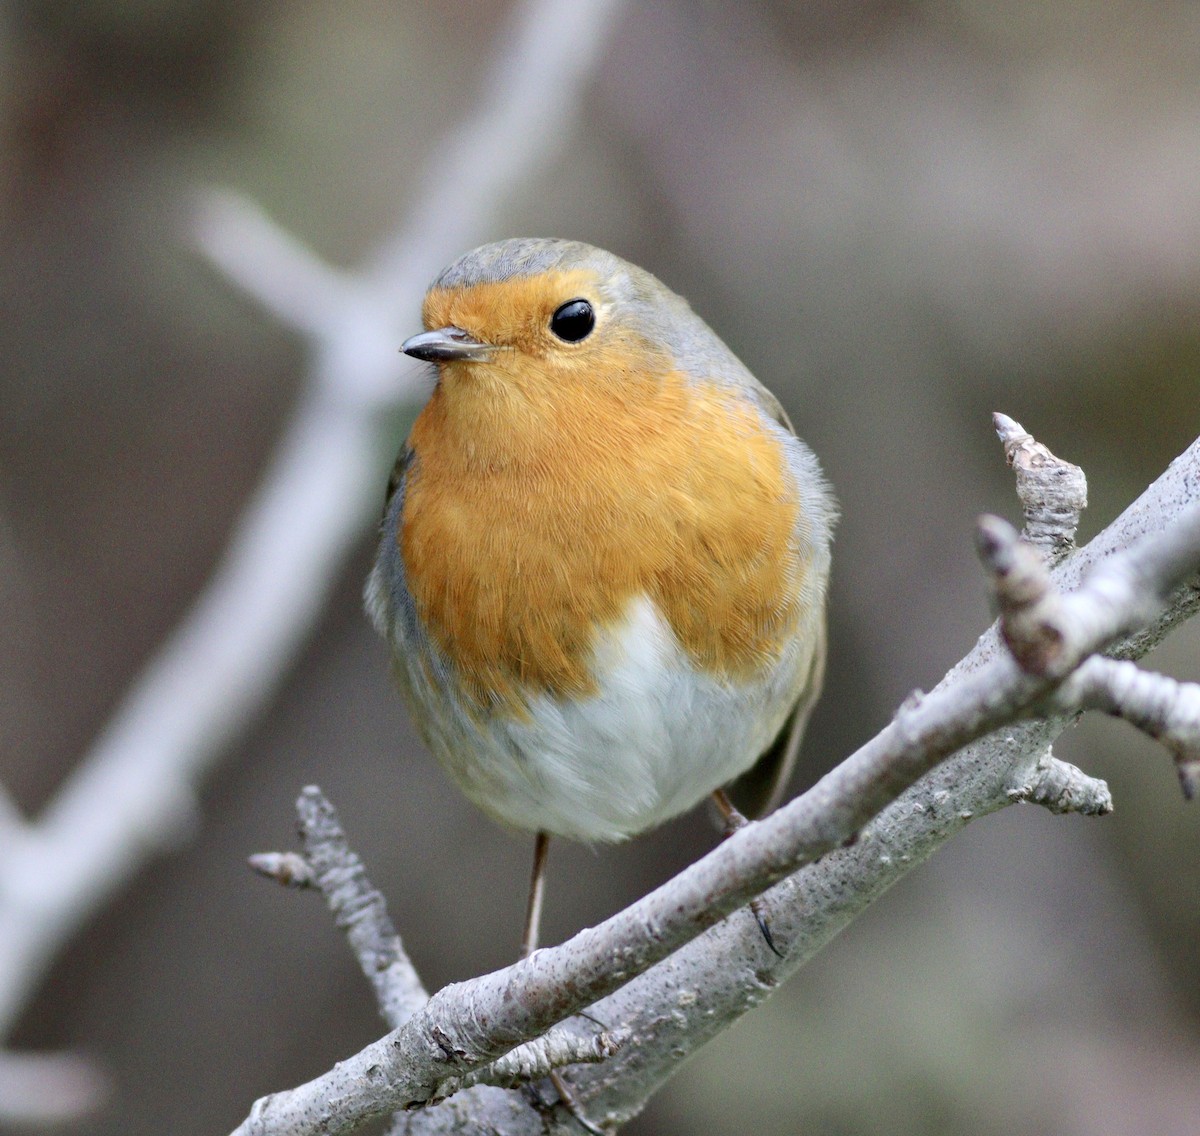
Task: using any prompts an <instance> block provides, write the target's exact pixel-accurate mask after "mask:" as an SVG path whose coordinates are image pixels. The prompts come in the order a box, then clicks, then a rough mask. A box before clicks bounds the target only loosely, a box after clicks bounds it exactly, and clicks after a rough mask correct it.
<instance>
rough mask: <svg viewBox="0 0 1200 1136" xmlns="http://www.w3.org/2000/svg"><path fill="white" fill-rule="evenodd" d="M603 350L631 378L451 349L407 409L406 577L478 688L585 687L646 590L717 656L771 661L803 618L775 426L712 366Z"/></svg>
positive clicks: (720, 663) (696, 652) (710, 657)
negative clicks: (595, 656)
mask: <svg viewBox="0 0 1200 1136" xmlns="http://www.w3.org/2000/svg"><path fill="white" fill-rule="evenodd" d="M614 350H615V351H617V352H618V353H621V352H624V353H625V354H626V356H627V354H628V345H625V346H624V347H622V345H620V344H617V345H615V347H614ZM609 362H610V364H611V366H612V368H615V370H614V371H613V372H612V373H613V374H616V375H617V376H618V377H619V379H620V381H618V382H611V383H610V382H599V383H598V382H595V381H588V378H587V376H586V375H581V376H579V379H580V381H579V382H574V381H568V380H565V379H564V376H563V375H561V374H554V375H546V374H541V375H539V374H537V373H535V372H536V370H537V368H536V361H533V362H531V361H529V360H526V359H522V358H517V359H515V360H510V361H509V362H501V363H498V364H469V365H460V364H454V365H451V366H449V367H446V368H444V369H443V375H442V380H441V382H440V383H439V385H438V387H437V389H436V391H435V392H434V395H433V397H432V399H431V400H430V402H429V404H428V405H427V406H426V408H425V409H424V411H423V412H422V413H421V415H420V416H419V418H418V419H417V422H416V423H415V425H414V428H413V432H412V436H411V439H410V444H411V446H412V447H413V450H414V452H415V456H416V460H415V462H414V463H413V464H412V466H410V475H409V481H408V484H407V487H406V498H405V512H404V520H403V525H402V527H401V532H400V536H399V539H400V541H401V549H402V553H403V557H404V561H405V566H406V573H407V579H408V585H409V588H410V590H411V592H412V595H413V599H414V601H415V603H416V608H417V611H418V613H419V614H420V616H421V617H422V619H423V620H424V622H425V624H426V626H427V628H428V631H429V633H430V634H431V636H432V637H433V639H434V641H435V642H436V643H437V644H438V645H439V646H440V647H441V648H442V650H443V651H444V652H445V653H446V654H447V655H448V656H449V657H450V658H451V659H452V660H453V661H454V662H455V664H456V666H457V671H458V675H459V678H460V680H461V681H462V683H463V686H464V687H465V689H466V691H467V692H468V693H469V695H471V696H472V697H473V698H474V699H475V700H476V701H477V702H478V703H479V704H481V705H483V706H487V705H492V706H496V705H497V704H499V705H501V706H507V707H509V708H511V709H512V710H513V711H515V712H518V713H519V712H520V710H521V707H522V706H524V705H525V703H526V699H527V698H528V697H529V695H530V694H533V693H539V692H544V693H549V694H555V695H586V694H589V693H592V692H594V691H595V689H596V684H595V681H594V679H593V677H592V675H591V674H590V673H589V669H588V664H589V658H590V653H591V648H592V643H593V638H594V635H595V632H596V629H597V627H598V626H603V625H606V624H609V625H611V624H614V623H616V622H618V621H620V620H621V619H622V617H623V616H624V614H625V612H626V610H627V608H628V604H629V601H630V600H631V599H632V598H634V597H635V596H638V595H647V596H649V597H650V598H651V599H652V600H653V601H654V603H655V605H656V606H657V607H658V609H659V611H660V612H662V613H663V615H664V616H665V617H666V619H667V620H668V621H669V623H670V625H671V627H672V628H673V629H674V631H675V634H676V635H677V637H678V639H679V641H680V643H681V644H682V646H683V648H684V650H685V651H686V652H687V654H688V656H689V657H690V658H691V660H692V662H693V663H694V664H695V665H696V666H697V667H698V668H701V669H703V670H705V671H708V672H711V673H714V674H717V675H723V676H730V677H734V676H739V675H749V674H753V673H757V672H759V671H761V670H762V669H763V668H765V667H769V666H770V665H771V664H772V663H773V662H775V660H776V659H777V658H778V657H779V653H780V650H781V648H782V645H783V644H784V642H785V641H786V640H787V638H788V636H789V635H791V634H793V633H794V632H795V628H796V624H797V618H798V612H797V606H798V601H797V598H796V597H797V594H798V590H799V588H800V585H801V582H802V578H803V569H804V566H803V565H802V564H801V563H799V561H798V557H799V553H798V551H797V549H796V541H795V526H796V522H797V513H798V509H799V504H798V501H797V497H796V493H795V491H794V489H793V487H792V485H791V481H790V476H789V474H788V472H787V467H786V464H785V461H784V457H783V453H782V451H781V447H780V445H779V443H778V441H777V440H776V439H775V438H774V437H772V436H771V435H770V434H768V433H767V432H765V431H764V429H763V428H762V425H761V423H760V421H759V419H758V415H757V413H756V412H755V410H754V408H752V407H750V406H748V405H745V404H744V403H743V402H741V401H740V400H738V399H736V398H734V397H732V396H731V395H730V394H728V393H727V392H725V391H722V390H721V389H720V388H719V387H717V386H715V385H703V386H699V385H697V384H696V383H694V382H692V381H690V380H689V379H687V378H686V377H685V376H683V375H682V374H679V373H677V372H666V373H658V374H646V373H643V372H638V371H636V370H635V369H634V368H632V367H631V366H630V365H629V363H630V359H629V358H628V357H625V358H623V359H616V358H614V359H612V360H610V361H609ZM551 380H553V381H551Z"/></svg>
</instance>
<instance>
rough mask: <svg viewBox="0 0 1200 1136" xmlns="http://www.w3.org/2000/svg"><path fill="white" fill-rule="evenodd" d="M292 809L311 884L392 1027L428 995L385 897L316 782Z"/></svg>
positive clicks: (397, 1024) (304, 792)
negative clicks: (297, 824) (390, 914)
mask: <svg viewBox="0 0 1200 1136" xmlns="http://www.w3.org/2000/svg"><path fill="white" fill-rule="evenodd" d="M296 812H297V815H298V817H299V827H300V836H301V839H302V840H303V842H304V855H305V860H306V862H307V863H308V865H309V867H310V868H311V869H312V874H313V883H314V884H315V886H316V887H318V888H320V890H321V894H322V895H324V896H325V902H326V903H328V904H329V910H330V911H332V912H333V917H334V922H335V923H336V924H337V925H338V926H339V927H340V928H341V929H342V930H343V931H344V932H345V933H346V938H347V939H348V940H349V941H350V946H351V949H352V950H353V951H354V956H355V958H357V959H358V963H359V966H361V967H362V971H363V974H365V975H366V976H367V980H368V981H369V982H370V983H371V985H372V986H373V987H374V988H375V999H376V1002H377V1003H378V1005H379V1012H380V1013H381V1014H382V1015H383V1019H384V1021H386V1022H387V1023H388V1025H389V1026H391V1028H392V1029H395V1028H396V1027H397V1026H400V1025H403V1024H404V1023H405V1022H406V1021H408V1019H409V1018H411V1017H412V1016H413V1014H415V1013H416V1012H417V1010H419V1009H420V1008H421V1007H422V1006H423V1005H425V1003H426V1002H427V1001H428V1000H429V995H428V993H426V990H425V987H424V986H423V985H422V984H421V979H420V977H419V976H418V974H417V971H416V968H415V967H414V966H413V964H412V962H411V960H410V959H409V957H408V953H407V952H406V951H405V949H404V944H403V943H402V942H401V941H400V936H399V935H398V934H397V933H396V928H395V926H394V925H393V924H392V920H391V918H390V917H389V916H388V913H387V901H386V900H385V899H384V898H383V894H382V893H381V892H380V891H379V889H378V888H376V887H375V885H374V884H372V883H371V881H370V880H369V879H368V878H367V873H366V871H365V869H364V868H363V864H362V860H360V859H359V857H358V854H357V853H356V852H354V851H353V850H352V849H351V848H350V845H349V843H348V842H347V840H346V834H345V832H344V831H343V829H342V824H341V821H340V820H339V819H338V815H337V812H336V811H335V810H334V807H333V806H332V805H331V804H330V803H329V801H328V800H326V799H325V796H324V794H323V793H322V792H321V790H320V789H318V788H317V787H316V786H315V785H309V786H308V787H307V788H306V789H304V790H303V791H302V792H301V794H300V799H299V800H298V801H297V802H296Z"/></svg>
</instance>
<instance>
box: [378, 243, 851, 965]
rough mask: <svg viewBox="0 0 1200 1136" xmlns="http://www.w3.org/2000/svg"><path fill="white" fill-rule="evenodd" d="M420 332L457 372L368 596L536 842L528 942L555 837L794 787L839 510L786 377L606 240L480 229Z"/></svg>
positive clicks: (446, 722) (738, 816) (453, 768)
mask: <svg viewBox="0 0 1200 1136" xmlns="http://www.w3.org/2000/svg"><path fill="white" fill-rule="evenodd" d="M763 317H764V324H770V323H772V322H774V320H775V319H777V317H778V313H774V314H773V315H769V314H768V313H765V312H764V313H763ZM422 323H423V326H424V330H423V331H421V332H420V333H418V334H415V335H413V336H412V337H411V338H409V339H407V340H406V341H405V342H404V343H403V345H402V347H401V350H402V351H403V352H404V353H405V354H406V355H409V356H411V357H413V358H415V359H418V360H422V361H424V362H427V363H430V364H433V365H434V366H435V367H436V381H435V383H434V386H433V390H432V394H431V395H430V397H429V399H428V402H427V403H426V404H425V406H424V408H423V409H422V410H421V411H420V413H419V415H418V416H417V417H416V419H415V421H414V423H413V426H412V428H411V433H410V435H409V438H408V441H407V443H406V445H405V446H404V448H403V450H402V452H401V453H400V456H399V458H398V459H397V461H396V465H395V469H394V471H393V474H392V478H391V482H390V486H389V494H388V500H387V504H386V507H385V511H384V515H383V521H382V524H381V526H380V539H379V546H378V552H377V555H376V559H375V562H374V566H373V568H372V570H371V572H370V575H369V578H368V580H367V585H366V590H365V600H366V608H367V611H368V614H369V616H370V618H371V621H372V622H373V624H374V626H375V627H376V629H377V630H378V631H379V632H380V633H381V634H382V635H383V637H384V638H385V639H386V640H387V642H388V644H389V645H390V649H391V653H392V656H393V663H394V670H395V673H396V675H397V677H398V680H399V685H400V687H401V688H402V690H403V691H404V693H405V694H406V696H407V700H408V703H409V706H410V708H411V711H412V715H413V718H414V720H415V723H416V725H417V726H418V728H419V731H420V733H421V734H422V736H423V737H424V740H425V742H426V744H427V746H428V748H429V749H430V750H431V751H432V753H433V754H434V755H435V756H436V757H437V759H438V760H439V761H440V762H441V764H442V765H443V766H444V767H445V768H446V770H447V771H448V772H449V774H450V776H451V778H452V779H453V780H454V781H455V782H457V784H458V786H459V787H460V788H461V789H462V791H463V792H464V793H465V795H466V796H467V797H468V798H469V799H470V800H471V801H472V802H474V804H475V805H477V806H478V807H479V808H480V809H481V810H482V811H483V812H484V813H486V814H488V815H489V816H491V817H492V818H494V819H495V820H497V821H499V822H501V823H502V824H504V825H506V826H509V827H511V828H515V829H518V830H523V831H526V832H529V833H532V834H534V835H535V848H534V867H533V872H532V875H531V879H530V891H529V900H528V903H527V905H526V915H525V926H524V932H523V936H522V954H523V955H527V954H529V953H530V952H532V951H533V950H534V948H535V947H536V946H537V943H538V933H539V923H540V917H541V910H542V903H543V894H544V878H545V865H546V855H547V850H548V847H549V841H550V839H551V838H552V837H553V838H560V837H561V838H566V839H571V840H576V841H582V842H585V843H589V844H595V843H606V842H615V841H622V840H625V839H627V838H630V837H634V836H637V835H638V834H640V833H643V832H645V831H647V830H648V829H651V828H653V827H655V826H657V825H659V824H661V823H663V822H664V821H666V820H668V819H670V818H672V817H675V816H677V815H679V814H681V813H683V812H685V811H687V810H689V809H691V808H693V807H694V806H696V805H698V804H699V803H700V802H701V801H703V800H705V799H706V798H711V799H712V801H713V802H714V803H715V804H716V805H717V807H718V808H719V810H720V813H721V816H722V817H723V819H724V822H725V826H726V828H727V830H732V829H734V828H736V827H738V826H740V825H741V824H744V823H746V821H745V817H744V815H743V813H742V812H741V811H740V810H739V809H738V808H737V807H736V806H735V805H734V803H733V799H732V798H731V797H730V795H729V792H728V791H727V789H728V786H729V785H730V783H732V782H735V781H738V779H739V778H740V779H741V781H740V782H739V784H747V783H750V782H755V783H756V786H757V787H756V789H755V791H754V794H753V795H755V797H756V799H755V801H754V809H753V810H752V811H769V809H770V808H772V807H774V806H775V805H776V804H777V803H778V801H779V799H780V797H781V795H782V792H783V789H784V785H785V782H786V780H787V776H788V774H789V773H790V772H791V769H792V766H793V765H794V763H795V760H796V753H797V750H798V747H799V744H800V740H801V737H802V735H803V732H804V728H805V724H806V722H807V720H808V717H809V714H810V711H811V710H812V707H813V703H814V702H815V700H816V698H817V696H818V694H819V692H820V688H821V684H822V680H823V674H824V667H825V646H826V631H825V627H826V615H825V609H826V593H827V585H828V579H829V569H830V545H831V539H832V532H833V528H834V524H835V521H836V517H837V506H836V503H835V501H834V497H833V494H832V491H831V489H830V487H829V485H828V482H827V481H826V478H825V476H824V474H823V472H822V470H821V467H820V465H819V463H818V461H817V458H816V457H815V456H814V454H813V452H812V450H810V449H809V448H808V446H806V445H805V443H804V442H802V441H801V440H800V439H799V438H798V437H797V435H796V432H795V429H794V428H793V426H792V423H791V421H790V419H789V418H788V416H787V414H786V413H785V412H784V410H783V408H782V407H781V405H780V403H779V401H778V400H777V399H776V398H775V396H774V395H772V394H771V393H770V391H769V390H768V389H767V388H766V387H765V386H763V384H762V383H760V382H759V381H758V380H757V379H756V378H755V377H754V376H753V375H752V374H751V373H750V371H749V370H748V369H747V368H746V367H745V366H744V365H743V364H742V363H741V362H740V361H739V360H738V359H737V357H736V356H735V355H734V354H733V352H732V351H731V350H730V349H729V348H728V347H727V346H726V345H725V343H724V342H723V341H722V340H721V339H720V337H719V336H718V335H717V334H716V333H715V332H714V331H713V330H712V329H711V328H710V327H709V326H708V325H707V324H706V323H705V322H704V321H703V320H702V319H701V318H700V317H699V316H698V315H696V314H695V313H694V312H693V310H692V309H691V307H690V306H689V305H688V303H687V301H686V300H684V299H683V298H682V297H680V296H678V295H676V294H675V293H674V292H672V291H671V290H670V289H669V288H667V287H666V285H664V284H662V283H661V282H660V281H659V280H658V279H657V278H656V277H654V276H653V275H651V274H650V273H649V272H647V271H645V270H644V269H641V268H639V267H637V266H636V265H634V264H631V263H629V262H627V261H625V260H623V259H621V258H620V257H618V256H616V255H614V254H612V253H610V252H606V251H604V250H602V249H599V248H595V247H592V246H591V245H587V244H584V243H581V242H578V241H573V240H564V239H556V238H512V239H508V240H502V241H498V242H494V243H490V244H485V245H482V246H481V247H479V248H476V249H473V250H472V251H470V252H467V253H466V254H464V255H463V256H461V257H459V259H457V260H456V261H454V262H453V263H452V264H451V265H449V267H447V268H445V269H444V270H443V271H442V272H441V273H440V274H439V275H438V276H437V278H436V279H435V280H434V281H433V283H432V284H431V285H430V287H429V290H428V292H427V293H426V295H425V298H424V302H423V305H422ZM776 327H777V329H778V326H777V325H776ZM759 330H762V329H759ZM760 927H762V928H763V930H764V935H766V936H767V941H768V945H770V946H771V947H772V949H775V944H774V943H773V941H772V940H771V938H770V935H769V931H768V930H767V928H766V926H765V924H764V923H763V921H762V920H761V918H760Z"/></svg>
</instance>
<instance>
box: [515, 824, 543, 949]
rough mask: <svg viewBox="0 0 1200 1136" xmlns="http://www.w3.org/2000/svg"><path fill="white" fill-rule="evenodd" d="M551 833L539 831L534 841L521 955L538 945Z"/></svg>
mask: <svg viewBox="0 0 1200 1136" xmlns="http://www.w3.org/2000/svg"><path fill="white" fill-rule="evenodd" d="M549 851H550V834H549V833H547V832H539V833H538V834H537V836H536V837H534V842H533V874H532V875H531V876H530V878H529V902H528V904H526V906H525V931H524V933H523V934H522V935H521V957H522V958H528V957H529V956H530V955H531V954H533V952H534V951H535V950H537V945H538V931H539V930H540V929H541V926H542V899H543V898H544V897H545V894H546V854H547V853H548V852H549Z"/></svg>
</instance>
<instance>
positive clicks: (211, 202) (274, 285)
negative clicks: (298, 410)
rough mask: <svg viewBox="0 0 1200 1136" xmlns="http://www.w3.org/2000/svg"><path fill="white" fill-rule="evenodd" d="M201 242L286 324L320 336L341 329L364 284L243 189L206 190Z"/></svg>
mask: <svg viewBox="0 0 1200 1136" xmlns="http://www.w3.org/2000/svg"><path fill="white" fill-rule="evenodd" d="M192 238H193V240H194V241H195V242H196V247H197V248H199V249H200V251H201V252H203V253H204V255H205V256H207V257H208V259H209V260H211V261H212V262H213V264H214V265H216V266H217V267H218V268H219V269H220V270H221V271H222V272H223V273H224V274H225V276H226V277H228V278H229V280H231V281H232V282H233V283H234V284H236V285H237V286H238V287H239V288H241V289H242V290H243V291H244V292H246V293H247V294H248V295H250V296H252V297H253V298H254V299H255V300H257V301H258V302H259V303H260V304H261V305H262V306H263V307H264V308H266V309H267V311H269V312H270V313H271V314H272V315H273V316H275V318H276V319H278V320H279V321H280V322H281V323H284V324H286V325H287V326H288V327H290V328H292V329H294V330H295V331H300V332H303V333H305V334H306V335H309V336H312V337H313V338H316V339H322V338H326V337H328V336H330V335H332V334H336V328H337V324H338V321H340V320H341V319H343V318H344V311H345V309H346V308H347V306H348V305H352V304H354V303H356V302H361V297H360V295H359V293H360V291H361V283H360V282H359V281H358V280H357V279H356V278H355V277H353V276H350V275H347V274H345V273H342V272H339V271H338V270H337V269H335V268H334V267H333V266H332V265H329V264H326V263H325V261H323V260H322V259H321V258H320V257H319V256H317V254H316V253H314V252H313V251H312V249H310V248H309V247H308V246H307V245H305V244H304V243H303V242H301V241H300V240H298V239H297V238H296V237H295V236H294V235H293V234H291V233H289V232H287V231H286V230H285V229H283V228H281V227H280V226H279V225H277V224H276V223H275V222H274V221H273V220H272V219H271V218H270V217H268V216H267V214H266V213H264V212H263V211H262V209H260V208H259V207H258V206H257V205H255V204H254V203H253V202H251V201H249V200H247V199H246V198H244V197H242V196H241V194H238V193H233V192H231V191H230V190H222V189H204V190H201V191H200V192H198V193H197V195H196V200H195V206H194V209H193V213H192Z"/></svg>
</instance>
